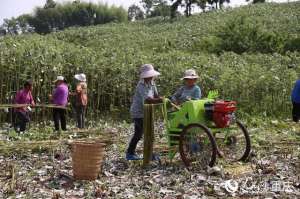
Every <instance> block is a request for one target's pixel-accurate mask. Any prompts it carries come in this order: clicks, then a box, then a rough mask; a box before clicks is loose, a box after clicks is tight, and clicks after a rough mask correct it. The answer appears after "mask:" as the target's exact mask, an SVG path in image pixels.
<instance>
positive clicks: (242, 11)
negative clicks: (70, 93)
mask: <svg viewBox="0 0 300 199" xmlns="http://www.w3.org/2000/svg"><path fill="white" fill-rule="evenodd" d="M299 16H300V3H299V2H295V3H288V4H257V5H251V6H245V7H241V8H237V9H233V10H226V11H222V12H208V13H203V14H200V15H197V16H192V17H190V18H181V19H178V20H177V21H175V22H172V23H167V22H166V21H165V20H160V19H159V18H154V19H152V20H145V21H140V22H134V23H122V24H108V25H101V26H94V27H82V28H71V29H69V30H66V31H62V32H58V33H51V34H48V35H45V36H41V35H36V34H33V35H22V36H14V37H11V36H7V37H3V38H1V39H0V74H1V78H0V84H1V85H2V87H1V88H0V89H1V92H0V100H1V103H2V102H5V95H6V93H8V92H9V91H11V90H16V89H17V88H18V87H19V86H21V85H22V82H21V81H22V80H25V79H26V78H28V77H30V76H32V78H33V79H34V80H35V82H36V88H35V91H34V95H35V96H40V98H41V100H42V101H46V100H47V94H48V93H49V92H51V82H52V80H53V79H55V76H56V75H59V74H63V75H65V76H66V77H67V79H68V80H69V82H70V83H71V82H72V79H73V75H74V74H75V73H77V72H84V73H86V74H87V76H88V83H89V91H90V92H89V97H90V99H91V100H90V104H89V105H90V106H89V107H90V110H93V111H90V113H95V114H96V113H97V114H98V112H99V111H103V110H113V111H114V110H124V109H125V110H128V106H129V104H130V99H131V96H132V94H133V92H134V88H135V85H136V83H137V80H138V68H139V66H140V65H141V64H143V63H153V64H154V65H155V67H156V68H157V69H158V70H159V71H160V72H161V73H162V76H161V77H160V78H159V79H158V84H159V85H158V87H159V90H160V93H161V94H162V95H165V96H168V95H170V94H171V93H172V92H174V91H175V89H176V88H177V87H178V86H179V85H180V84H181V81H180V77H181V76H182V73H183V71H184V70H186V69H188V68H191V67H194V68H195V69H196V70H197V71H198V72H199V74H200V77H201V78H200V80H199V85H200V86H201V88H202V90H203V93H204V95H206V94H207V92H208V91H209V90H210V89H218V90H219V91H220V93H221V97H222V98H226V99H234V100H237V101H238V103H239V105H240V110H241V111H242V112H243V113H245V114H260V115H265V114H266V115H277V116H286V115H287V114H288V113H289V112H290V110H289V108H290V101H289V96H290V91H291V89H292V86H293V84H294V81H295V80H296V79H297V77H298V73H299V72H300V68H299V66H300V52H299V37H300V30H299V28H300V25H299V22H300V17H299ZM243 17H245V18H247V20H244V22H243V23H244V24H246V25H238V24H237V25H236V27H235V29H234V30H233V32H235V33H236V36H237V38H240V39H237V40H236V41H232V42H236V43H239V41H241V40H242V39H243V34H248V33H246V32H245V31H244V29H243V28H244V27H245V26H249V27H252V26H254V27H256V26H255V25H254V24H255V22H259V24H258V25H257V26H258V27H259V31H258V34H259V35H266V37H267V38H268V37H269V36H268V35H273V34H274V35H275V36H276V37H277V36H278V37H280V40H279V43H278V45H279V46H276V45H275V46H274V43H272V45H270V49H271V50H268V51H264V50H260V49H264V48H265V47H257V45H258V43H257V42H256V41H255V40H254V39H247V40H245V41H247V42H245V45H249V46H250V47H251V48H246V50H243V51H240V50H238V53H234V52H229V51H236V50H234V49H231V48H225V47H226V46H225V47H224V46H222V49H217V48H216V45H214V44H215V43H218V42H219V43H220V45H224V44H226V42H229V41H227V40H225V39H226V38H224V39H219V38H222V35H224V32H226V31H227V29H226V28H225V29H223V28H220V27H227V26H228V24H229V25H230V24H232V21H233V20H235V19H236V20H237V21H238V20H241V19H242V18H243ZM227 28H228V27H227ZM239 29H240V30H239ZM238 30H239V31H238ZM239 33H240V35H239ZM263 33H266V34H263ZM227 34H228V37H234V35H230V34H229V32H227ZM249 37H250V36H249ZM255 38H256V37H255ZM259 38H261V37H259ZM286 39H288V40H286ZM265 40H266V41H265ZM271 40H272V39H271ZM292 40H293V41H294V42H292ZM262 41H265V42H268V41H269V40H268V39H264V37H263V40H262ZM286 41H288V42H286ZM255 42H256V43H255ZM259 42H261V40H259ZM276 42H277V40H276ZM280 42H283V43H280ZM297 42H298V43H297ZM275 44H276V43H275ZM283 44H285V47H284V48H286V49H289V50H291V51H293V52H289V51H282V49H284V48H283V47H282V46H281V45H283ZM228 45H233V44H231V43H230V42H229V44H228ZM264 45H267V44H264ZM241 46H243V45H241ZM217 47H218V48H219V46H217ZM233 47H234V48H237V46H235V45H233ZM210 48H211V49H210ZM278 48H279V49H280V50H278ZM292 49H293V50H292ZM242 52H244V53H242ZM240 53H242V54H240Z"/></svg>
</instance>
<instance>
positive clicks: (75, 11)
mask: <svg viewBox="0 0 300 199" xmlns="http://www.w3.org/2000/svg"><path fill="white" fill-rule="evenodd" d="M126 20H127V11H126V10H125V9H124V8H122V7H115V6H108V5H107V4H102V3H98V4H93V3H86V2H80V1H79V0H75V1H73V2H66V3H62V4H61V3H56V2H55V1H54V0H47V2H46V4H45V5H44V7H37V8H36V9H35V11H34V13H33V14H32V15H30V14H23V15H20V16H19V17H17V18H11V19H4V23H3V25H2V26H1V28H0V29H1V32H2V33H3V32H4V34H5V33H10V34H20V33H26V32H37V33H40V34H45V33H50V32H54V31H57V30H63V29H65V28H68V27H71V26H90V25H98V24H104V23H109V22H122V21H126Z"/></svg>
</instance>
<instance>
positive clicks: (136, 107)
mask: <svg viewBox="0 0 300 199" xmlns="http://www.w3.org/2000/svg"><path fill="white" fill-rule="evenodd" d="M155 96H158V92H157V88H156V85H155V83H154V82H153V81H152V82H150V83H148V84H147V83H145V82H144V81H143V80H140V81H139V83H138V85H137V86H136V89H135V94H134V96H133V100H132V104H131V107H130V114H131V117H132V118H143V117H144V101H145V100H146V99H147V98H154V97H155Z"/></svg>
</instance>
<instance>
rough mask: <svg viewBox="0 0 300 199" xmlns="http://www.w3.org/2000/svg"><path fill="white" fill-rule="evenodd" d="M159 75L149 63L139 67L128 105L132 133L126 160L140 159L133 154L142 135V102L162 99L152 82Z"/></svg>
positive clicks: (154, 101)
mask: <svg viewBox="0 0 300 199" xmlns="http://www.w3.org/2000/svg"><path fill="white" fill-rule="evenodd" d="M159 75H160V73H159V72H157V71H156V70H154V67H153V66H152V65H151V64H144V65H142V66H141V67H140V80H139V82H138V84H137V86H136V89H135V94H134V96H133V100H132V104H131V107H130V114H131V117H132V119H133V121H134V134H133V136H132V138H131V140H130V142H129V145H128V148H127V152H126V159H127V160H139V159H140V157H138V156H137V155H136V154H135V149H136V146H137V143H138V142H139V140H140V139H141V138H142V136H143V118H144V110H143V109H144V107H143V106H144V103H145V102H146V103H157V102H161V101H162V98H161V97H159V95H158V92H157V88H156V85H155V83H154V80H155V77H157V76H159Z"/></svg>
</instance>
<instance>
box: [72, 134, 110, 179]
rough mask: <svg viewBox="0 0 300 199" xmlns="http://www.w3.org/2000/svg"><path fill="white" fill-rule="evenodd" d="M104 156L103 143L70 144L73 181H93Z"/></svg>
mask: <svg viewBox="0 0 300 199" xmlns="http://www.w3.org/2000/svg"><path fill="white" fill-rule="evenodd" d="M104 155H105V143H102V142H100V141H99V140H95V141H74V142H73V143H72V165H73V176H74V178H75V180H95V179H96V178H97V177H98V175H99V173H100V171H101V165H102V161H103V157H104Z"/></svg>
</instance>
